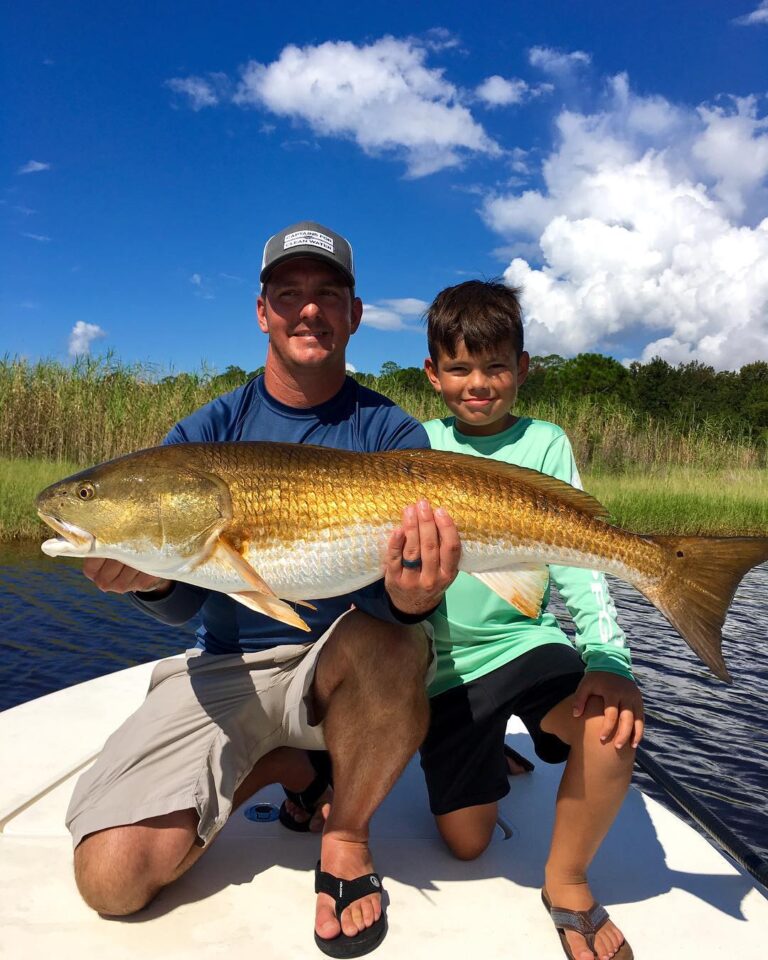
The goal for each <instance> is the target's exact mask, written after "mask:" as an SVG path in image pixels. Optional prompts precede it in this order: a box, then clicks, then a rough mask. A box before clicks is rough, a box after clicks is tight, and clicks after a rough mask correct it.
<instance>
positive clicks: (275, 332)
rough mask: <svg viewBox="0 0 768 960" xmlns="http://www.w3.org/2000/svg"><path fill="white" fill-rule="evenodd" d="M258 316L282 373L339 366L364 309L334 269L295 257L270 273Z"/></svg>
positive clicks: (317, 262) (260, 299)
mask: <svg viewBox="0 0 768 960" xmlns="http://www.w3.org/2000/svg"><path fill="white" fill-rule="evenodd" d="M257 312H258V318H259V327H260V328H261V329H262V330H263V331H264V333H266V334H268V335H269V344H270V350H271V351H272V353H273V354H274V358H275V360H277V361H278V362H279V363H280V364H281V365H282V366H284V367H285V368H286V369H293V368H296V367H302V368H315V367H323V366H326V365H328V364H338V363H343V361H344V351H345V350H346V346H347V343H348V342H349V338H350V336H351V335H352V334H353V333H354V332H355V331H356V330H357V328H358V327H359V326H360V319H361V317H362V313H363V305H362V302H361V301H360V299H359V298H357V297H354V298H353V297H352V291H351V290H350V288H349V287H348V286H347V285H346V283H345V282H344V278H343V277H342V276H341V274H340V273H339V272H338V271H337V270H334V268H333V267H331V266H328V265H326V264H324V263H321V262H320V261H319V260H311V259H305V258H297V259H296V260H289V261H288V262H287V263H283V264H280V266H279V267H275V269H274V270H273V271H272V273H271V274H270V277H269V280H268V281H267V285H266V288H265V290H264V292H263V295H262V296H260V297H259V299H258V302H257Z"/></svg>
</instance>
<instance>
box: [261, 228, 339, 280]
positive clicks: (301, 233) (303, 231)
mask: <svg viewBox="0 0 768 960" xmlns="http://www.w3.org/2000/svg"><path fill="white" fill-rule="evenodd" d="M297 257H310V258H311V259H312V260H322V261H323V262H324V263H329V264H331V266H333V267H336V269H337V270H338V271H339V272H340V273H341V274H342V275H343V277H344V279H345V280H346V281H347V283H348V284H349V286H350V287H354V285H355V266H354V259H353V257H352V246H351V244H350V243H349V241H348V240H345V239H344V237H342V236H341V234H338V233H335V232H334V231H333V230H329V229H328V227H324V226H323V225H322V224H321V223H315V222H314V220H302V221H301V222H300V223H294V224H293V226H290V227H286V228H285V229H284V230H281V231H280V232H279V233H276V234H275V235H274V236H273V237H270V238H269V240H267V242H266V244H265V246H264V258H263V259H262V261H261V274H260V275H259V279H260V280H261V282H262V283H266V282H267V279H268V278H269V275H270V273H272V271H273V270H274V269H275V267H277V266H279V265H280V264H281V263H285V261H286V260H293V259H294V258H297Z"/></svg>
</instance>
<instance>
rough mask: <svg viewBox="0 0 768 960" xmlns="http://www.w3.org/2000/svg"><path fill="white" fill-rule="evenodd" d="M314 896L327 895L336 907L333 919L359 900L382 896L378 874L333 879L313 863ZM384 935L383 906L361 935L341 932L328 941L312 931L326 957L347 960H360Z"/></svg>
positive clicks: (333, 877)
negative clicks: (374, 920)
mask: <svg viewBox="0 0 768 960" xmlns="http://www.w3.org/2000/svg"><path fill="white" fill-rule="evenodd" d="M315 893H327V894H328V896H330V897H333V900H334V903H335V906H336V916H337V917H340V916H341V914H342V913H343V911H344V910H346V908H347V907H348V906H349V905H350V903H354V902H355V900H361V899H362V898H363V897H367V896H369V895H370V894H372V893H381V894H383V893H384V888H383V887H382V885H381V877H380V876H379V875H378V873H366V874H364V875H363V876H362V877H356V878H355V879H354V880H342V879H341V878H340V877H335V876H334V875H333V874H332V873H326V872H325V871H324V870H321V869H320V861H319V860H318V861H317V866H316V867H315ZM386 932H387V915H386V913H385V912H384V903H383V902H382V904H381V916H380V917H379V919H378V920H377V921H376V922H375V923H374V924H373V925H372V926H370V927H366V928H365V930H363V931H362V932H361V933H358V934H357V935H356V936H354V937H348V936H347V935H346V934H345V933H343V932H342V933H340V934H339V935H338V937H334V938H333V939H332V940H326V939H325V937H320V936H318V934H317V931H315V943H316V944H317V945H318V947H319V948H320V949H321V950H322V951H323V953H324V954H326V955H327V956H329V957H336V958H340V960H348V958H351V957H362V956H364V955H365V954H366V953H370V952H371V950H375V949H376V947H378V945H379V944H380V943H381V941H382V940H383V939H384V935H385V934H386Z"/></svg>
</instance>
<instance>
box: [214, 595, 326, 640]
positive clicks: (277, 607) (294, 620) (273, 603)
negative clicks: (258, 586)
mask: <svg viewBox="0 0 768 960" xmlns="http://www.w3.org/2000/svg"><path fill="white" fill-rule="evenodd" d="M229 596H230V597H232V599H233V600H237V602H238V603H242V604H243V606H244V607H248V609H249V610H255V611H256V613H263V614H264V615H265V616H267V617H272V619H273V620H279V621H280V623H287V624H288V626H289V627H296V629H297V630H304V631H306V632H307V633H309V632H310V628H309V627H308V626H307V624H306V623H305V622H304V621H303V620H302V619H301V617H300V616H299V615H298V613H296V611H295V610H294V609H293V607H292V606H291V605H290V604H288V603H286V602H285V601H284V600H278V599H276V598H275V597H267V596H265V595H264V594H263V593H257V592H256V591H255V590H253V591H242V592H241V593H230V594H229Z"/></svg>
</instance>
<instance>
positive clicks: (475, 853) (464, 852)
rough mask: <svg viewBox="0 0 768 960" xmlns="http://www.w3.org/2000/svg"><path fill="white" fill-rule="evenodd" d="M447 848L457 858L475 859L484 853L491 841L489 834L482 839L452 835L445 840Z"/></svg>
mask: <svg viewBox="0 0 768 960" xmlns="http://www.w3.org/2000/svg"><path fill="white" fill-rule="evenodd" d="M445 842H446V844H447V845H448V849H449V850H450V851H451V853H452V854H453V856H454V857H456V859H457V860H477V858H478V857H479V856H480V854H481V853H485V851H486V850H487V849H488V844H489V843H490V842H491V838H490V836H489V837H487V838H485V839H483V838H481V837H474V838H466V837H465V838H462V839H458V838H456V837H454V838H453V839H451V840H446V841H445Z"/></svg>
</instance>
